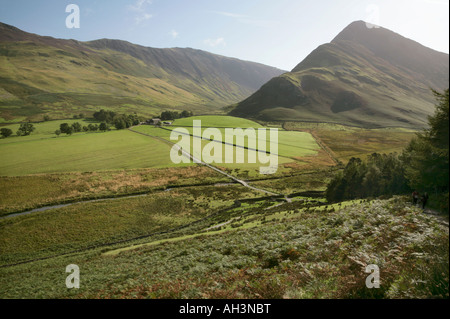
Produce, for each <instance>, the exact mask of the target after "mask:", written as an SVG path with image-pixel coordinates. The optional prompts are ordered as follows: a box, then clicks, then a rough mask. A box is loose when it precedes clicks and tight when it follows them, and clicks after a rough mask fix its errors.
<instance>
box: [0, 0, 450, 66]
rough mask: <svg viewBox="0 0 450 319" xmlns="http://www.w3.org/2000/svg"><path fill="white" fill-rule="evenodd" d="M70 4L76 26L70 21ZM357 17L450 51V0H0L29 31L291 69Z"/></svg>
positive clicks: (13, 21) (8, 16) (6, 19)
mask: <svg viewBox="0 0 450 319" xmlns="http://www.w3.org/2000/svg"><path fill="white" fill-rule="evenodd" d="M69 4H75V5H77V6H78V8H79V10H80V14H79V17H80V19H79V21H80V24H79V28H68V27H67V24H66V19H67V18H68V17H69V16H70V15H71V14H72V13H73V11H69V12H66V7H67V6H68V5H69ZM356 20H363V21H366V22H370V23H373V24H376V25H380V26H382V27H384V28H387V29H390V30H392V31H394V32H396V33H399V34H401V35H403V36H405V37H407V38H410V39H412V40H415V41H417V42H419V43H421V44H423V45H425V46H427V47H429V48H432V49H434V50H437V51H441V52H445V53H449V0H114V1H111V0H109V1H108V0H90V1H88V0H35V1H30V0H0V22H3V23H7V24H10V25H13V26H15V27H17V28H19V29H22V30H24V31H26V32H31V33H36V34H39V35H44V36H52V37H55V38H63V39H75V40H79V41H90V40H96V39H101V38H110V39H120V40H125V41H129V42H131V43H135V44H139V45H143V46H147V47H155V48H172V47H181V48H186V47H189V48H194V49H200V50H205V51H209V52H212V53H216V54H220V55H224V56H228V57H235V58H238V59H241V60H247V61H254V62H259V63H263V64H266V65H270V66H274V67H277V68H280V69H282V70H287V71H290V70H292V69H293V68H294V67H295V66H296V65H297V64H298V63H300V62H301V61H302V60H303V59H304V58H305V57H306V56H307V55H308V54H309V53H311V51H313V50H314V49H316V48H317V47H318V46H319V45H321V44H324V43H328V42H330V41H331V40H333V38H334V37H335V36H336V35H337V34H338V33H339V32H340V31H342V30H343V29H344V28H345V27H346V26H347V25H349V24H350V23H351V22H353V21H356ZM70 21H74V20H70Z"/></svg>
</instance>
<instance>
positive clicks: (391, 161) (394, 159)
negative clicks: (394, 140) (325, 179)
mask: <svg viewBox="0 0 450 319" xmlns="http://www.w3.org/2000/svg"><path fill="white" fill-rule="evenodd" d="M409 190H410V188H409V185H408V180H407V179H406V176H405V166H404V162H403V161H402V159H401V157H400V156H399V155H398V154H396V153H394V154H388V155H386V154H378V153H374V154H372V155H370V156H369V157H368V158H367V159H366V160H365V161H362V160H361V159H359V158H354V157H353V158H351V159H350V161H349V162H348V163H347V166H346V167H345V168H344V170H343V171H340V172H339V173H338V174H337V175H336V176H335V177H334V178H333V179H332V180H331V182H330V183H329V184H328V187H327V190H326V198H327V200H328V201H330V202H339V201H343V200H349V199H355V198H366V197H376V196H381V195H388V194H402V193H405V192H407V191H409Z"/></svg>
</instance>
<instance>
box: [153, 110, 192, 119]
mask: <svg viewBox="0 0 450 319" xmlns="http://www.w3.org/2000/svg"><path fill="white" fill-rule="evenodd" d="M192 115H193V113H192V112H190V111H186V110H185V111H183V112H181V113H178V112H174V111H164V112H162V113H161V116H160V119H161V120H162V121H168V120H171V121H173V120H176V119H181V118H184V117H190V116H192Z"/></svg>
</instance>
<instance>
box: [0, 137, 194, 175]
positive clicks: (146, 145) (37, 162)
mask: <svg viewBox="0 0 450 319" xmlns="http://www.w3.org/2000/svg"><path fill="white" fill-rule="evenodd" d="M0 152H1V153H2V159H3V161H2V163H1V164H0V175H6V176H12V175H27V174H37V173H55V172H68V171H69V172H70V171H75V172H84V171H88V172H89V171H98V170H100V171H103V170H111V169H132V168H150V167H170V166H175V164H173V163H172V162H170V160H169V152H170V147H169V146H168V145H166V144H164V143H162V142H160V141H158V140H155V139H151V138H148V137H145V136H142V135H139V134H135V133H132V132H130V131H126V130H124V131H110V132H105V133H77V134H74V135H72V136H60V137H53V138H46V139H42V140H31V141H30V140H27V139H23V140H22V139H20V138H17V139H15V141H14V142H13V143H4V144H1V145H0ZM183 165H189V164H180V166H183Z"/></svg>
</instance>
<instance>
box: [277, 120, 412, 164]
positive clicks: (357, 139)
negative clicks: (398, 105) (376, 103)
mask: <svg viewBox="0 0 450 319" xmlns="http://www.w3.org/2000/svg"><path fill="white" fill-rule="evenodd" d="M284 127H285V128H286V129H288V130H294V131H306V132H311V131H312V132H314V134H315V135H316V136H317V137H318V138H319V139H320V140H321V141H322V142H323V143H324V144H325V145H326V146H327V147H328V148H329V149H331V151H332V153H333V155H334V157H335V158H336V159H337V160H339V161H341V162H343V163H346V162H347V161H348V160H349V159H350V158H351V157H359V158H365V157H366V156H368V155H370V154H372V153H386V154H387V153H394V152H397V153H401V152H402V150H403V149H404V147H406V146H407V145H408V143H409V142H410V140H411V139H412V138H413V137H414V136H415V134H416V132H417V131H415V130H412V129H403V128H385V129H361V128H357V127H351V126H344V125H340V124H328V123H293V122H288V123H285V126H284Z"/></svg>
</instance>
